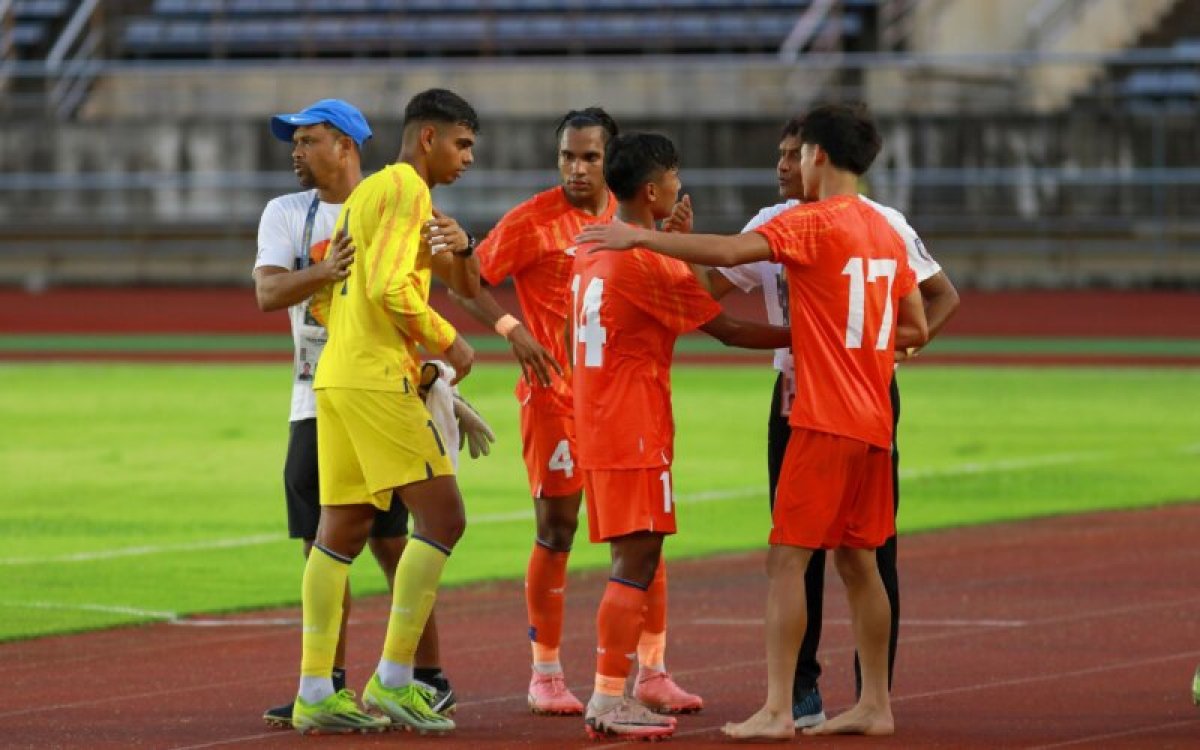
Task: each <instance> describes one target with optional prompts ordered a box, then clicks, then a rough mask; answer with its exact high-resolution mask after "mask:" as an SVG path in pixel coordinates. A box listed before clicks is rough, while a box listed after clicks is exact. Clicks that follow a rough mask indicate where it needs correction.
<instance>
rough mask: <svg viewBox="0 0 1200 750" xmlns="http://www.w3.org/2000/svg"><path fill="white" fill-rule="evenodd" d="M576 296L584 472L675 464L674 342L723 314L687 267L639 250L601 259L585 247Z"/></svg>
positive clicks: (575, 276) (578, 420) (576, 378)
mask: <svg viewBox="0 0 1200 750" xmlns="http://www.w3.org/2000/svg"><path fill="white" fill-rule="evenodd" d="M571 293H572V297H573V298H574V306H573V308H572V309H573V312H574V315H573V317H572V332H573V334H574V335H573V336H572V346H573V350H574V351H573V353H574V358H573V359H574V362H575V364H574V370H573V376H572V377H573V382H572V385H573V388H574V391H575V393H574V396H575V432H576V440H577V442H578V460H579V464H580V466H581V467H582V468H584V469H645V468H653V467H655V466H667V465H669V464H670V463H671V455H672V448H673V442H674V439H675V422H674V419H673V418H672V416H671V357H672V355H673V353H674V349H675V339H676V338H678V337H679V334H681V333H686V332H687V331H690V330H692V329H694V328H696V327H697V326H701V325H704V324H705V323H707V322H708V321H710V320H712V319H713V318H715V317H716V316H717V315H718V314H719V313H720V312H721V307H720V306H719V305H718V304H717V303H716V302H714V301H713V299H712V297H710V296H709V295H708V292H706V291H704V289H703V288H702V287H701V286H700V284H699V282H697V281H696V279H695V277H694V276H692V272H691V270H690V269H689V268H688V267H687V265H686V264H684V263H683V262H681V261H678V260H674V259H671V258H667V257H664V256H662V255H657V254H655V253H652V252H650V251H649V250H643V249H640V248H639V249H633V250H630V251H627V252H602V253H594V254H590V253H588V252H587V249H586V248H585V247H581V248H579V250H578V252H577V254H576V256H575V266H574V269H573V272H572V278H571Z"/></svg>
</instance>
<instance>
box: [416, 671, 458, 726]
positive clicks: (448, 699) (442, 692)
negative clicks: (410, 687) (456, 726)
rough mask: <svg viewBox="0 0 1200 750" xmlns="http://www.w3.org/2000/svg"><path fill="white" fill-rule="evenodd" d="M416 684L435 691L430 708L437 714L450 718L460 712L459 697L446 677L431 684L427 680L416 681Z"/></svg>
mask: <svg viewBox="0 0 1200 750" xmlns="http://www.w3.org/2000/svg"><path fill="white" fill-rule="evenodd" d="M416 682H417V683H418V684H420V685H422V686H423V687H427V688H429V689H430V690H432V691H433V699H432V700H430V701H429V707H430V708H431V709H433V712H434V713H435V714H441V715H442V716H445V717H446V718H450V717H451V716H453V715H454V712H455V711H457V710H458V696H456V695H455V694H454V688H452V687H450V681H449V680H447V679H446V678H445V677H442V678H440V679H437V680H432V681H430V682H426V681H425V680H416Z"/></svg>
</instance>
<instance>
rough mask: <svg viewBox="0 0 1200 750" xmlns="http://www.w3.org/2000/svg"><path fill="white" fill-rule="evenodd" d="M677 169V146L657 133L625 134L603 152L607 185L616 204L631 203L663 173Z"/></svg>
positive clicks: (616, 138)
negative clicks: (629, 201) (615, 199)
mask: <svg viewBox="0 0 1200 750" xmlns="http://www.w3.org/2000/svg"><path fill="white" fill-rule="evenodd" d="M678 166H679V152H678V151H676V150H675V144H674V143H671V139H670V138H668V137H666V136H665V135H659V134H658V133H624V134H622V135H618V136H616V137H615V138H613V139H612V140H611V141H609V142H608V146H606V147H605V149H604V181H605V182H607V183H608V187H609V189H610V190H612V191H613V195H615V196H617V200H622V201H627V200H630V199H631V198H633V197H634V196H635V195H637V192H638V190H639V189H640V188H641V187H642V185H645V184H646V183H647V182H650V181H651V180H653V179H655V178H656V177H657V175H658V174H659V173H660V172H664V171H666V170H669V169H675V168H676V167H678Z"/></svg>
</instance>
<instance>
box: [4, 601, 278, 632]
mask: <svg viewBox="0 0 1200 750" xmlns="http://www.w3.org/2000/svg"><path fill="white" fill-rule="evenodd" d="M0 607H14V608H19V609H69V610H75V611H82V612H105V613H108V614H116V615H132V616H134V617H142V618H145V619H147V620H164V621H166V622H169V623H170V624H172V625H185V626H187V627H190V628H233V627H250V626H256V627H276V626H283V625H286V626H291V625H298V624H299V623H300V618H298V617H248V618H244V619H240V620H237V619H230V620H222V619H217V618H203V619H194V620H193V619H181V618H186V617H187V615H180V614H179V613H178V612H166V611H163V610H157V609H138V608H137V607H122V606H116V605H109V604H63V603H61V602H17V601H3V600H0Z"/></svg>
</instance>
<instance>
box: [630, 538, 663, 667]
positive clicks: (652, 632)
mask: <svg viewBox="0 0 1200 750" xmlns="http://www.w3.org/2000/svg"><path fill="white" fill-rule="evenodd" d="M666 650H667V561H666V560H663V559H660V560H659V561H658V570H656V571H654V580H652V581H650V588H648V589H646V624H645V626H644V627H643V628H642V637H641V640H639V641H638V649H637V652H638V665H639V666H641V667H642V668H643V669H647V668H648V669H656V670H659V671H662V670H663V669H665V668H666V666H665V664H666V659H665V654H666Z"/></svg>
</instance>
